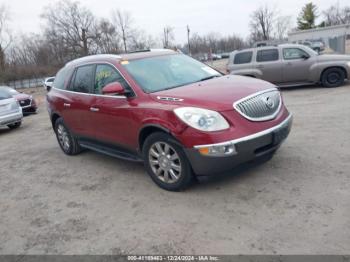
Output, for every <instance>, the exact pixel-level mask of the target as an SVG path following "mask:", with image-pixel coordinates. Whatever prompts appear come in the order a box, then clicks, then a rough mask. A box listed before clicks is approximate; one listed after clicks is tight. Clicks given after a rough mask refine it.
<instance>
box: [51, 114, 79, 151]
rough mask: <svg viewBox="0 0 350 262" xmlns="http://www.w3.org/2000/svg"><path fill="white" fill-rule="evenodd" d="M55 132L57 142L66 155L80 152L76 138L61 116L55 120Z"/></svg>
mask: <svg viewBox="0 0 350 262" xmlns="http://www.w3.org/2000/svg"><path fill="white" fill-rule="evenodd" d="M55 133H56V138H57V141H58V144H59V145H60V147H61V149H62V151H63V152H64V153H65V154H66V155H77V154H79V153H80V152H81V147H80V145H79V143H78V141H77V139H76V138H75V137H74V136H73V135H72V133H71V132H70V131H69V129H68V128H67V126H66V125H65V123H64V121H63V119H62V118H61V117H60V118H58V119H57V120H56V122H55Z"/></svg>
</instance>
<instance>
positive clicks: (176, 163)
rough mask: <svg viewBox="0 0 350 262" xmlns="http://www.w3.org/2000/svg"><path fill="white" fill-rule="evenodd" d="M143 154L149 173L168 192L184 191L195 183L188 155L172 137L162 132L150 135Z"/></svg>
mask: <svg viewBox="0 0 350 262" xmlns="http://www.w3.org/2000/svg"><path fill="white" fill-rule="evenodd" d="M142 152H143V158H144V163H145V167H146V170H147V173H148V174H149V175H150V177H151V178H152V180H153V181H154V182H155V183H156V184H157V185H158V186H159V187H161V188H163V189H165V190H168V191H182V190H184V189H186V188H187V187H188V186H190V185H191V183H192V182H193V172H192V168H191V165H190V163H189V161H188V159H187V157H186V154H185V152H184V151H183V149H182V147H181V146H180V145H179V144H178V143H177V142H176V141H175V140H174V138H173V137H171V136H170V135H168V134H165V133H161V132H156V133H153V134H151V135H149V136H148V137H147V138H146V140H145V142H144V145H143V148H142ZM157 171H158V172H157ZM157 173H158V175H157Z"/></svg>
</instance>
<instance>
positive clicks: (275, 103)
mask: <svg viewBox="0 0 350 262" xmlns="http://www.w3.org/2000/svg"><path fill="white" fill-rule="evenodd" d="M281 104H282V103H281V95H280V92H279V91H278V90H277V89H273V90H271V89H270V90H267V91H263V92H259V93H256V94H253V95H251V96H248V97H245V98H243V99H241V100H239V101H237V102H236V103H235V104H234V108H235V109H236V110H237V111H238V112H239V113H240V114H241V115H242V116H244V117H245V118H247V119H249V120H252V121H266V120H271V119H273V118H275V117H276V115H277V114H278V112H279V110H280V108H281Z"/></svg>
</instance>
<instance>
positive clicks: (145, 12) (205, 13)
mask: <svg viewBox="0 0 350 262" xmlns="http://www.w3.org/2000/svg"><path fill="white" fill-rule="evenodd" d="M55 1H56V0H10V1H9V0H0V5H1V4H5V5H6V6H7V7H8V8H9V10H10V16H11V17H12V20H11V25H10V26H11V28H12V30H13V31H14V33H15V34H20V33H40V32H41V30H42V28H43V20H42V19H41V18H40V14H42V13H43V12H45V7H47V6H48V5H49V4H50V3H53V2H55ZM307 2H309V0H284V1H283V0H280V1H271V0H265V1H261V0H243V1H242V0H240V1H238V0H172V1H169V0H147V1H146V0H80V3H81V4H82V5H84V6H86V7H88V8H89V9H90V10H91V11H92V12H93V13H94V14H95V15H96V16H97V17H104V18H109V17H110V16H111V11H112V10H113V9H116V8H119V9H121V10H125V11H128V12H130V13H131V15H132V17H133V21H134V26H136V27H139V28H142V29H144V30H145V31H146V32H147V33H149V34H151V35H153V36H154V37H158V38H159V37H160V36H161V34H162V32H163V28H164V26H166V25H169V26H171V27H173V28H174V35H175V41H176V42H177V43H184V42H185V41H186V37H187V32H186V26H187V25H189V27H190V30H191V33H193V32H197V33H199V34H206V33H211V32H215V33H219V34H221V35H231V34H233V33H234V34H236V35H239V36H241V37H243V38H246V37H247V36H248V35H249V20H250V16H251V13H252V12H253V11H254V10H255V9H256V8H258V7H259V6H261V5H265V4H267V5H269V6H271V7H274V8H275V9H276V10H277V12H278V13H279V15H283V16H291V17H292V23H293V26H294V25H295V24H296V17H297V15H298V13H299V12H300V10H301V8H302V6H303V5H305V4H306V3H307ZM313 3H314V4H316V5H317V6H318V9H319V13H321V11H322V10H325V9H327V8H328V7H329V6H330V5H331V4H333V3H335V4H337V3H338V4H339V5H340V6H344V5H346V4H348V5H349V0H334V1H332V0H331V1H329V0H313Z"/></svg>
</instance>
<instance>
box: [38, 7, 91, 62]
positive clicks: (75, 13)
mask: <svg viewBox="0 0 350 262" xmlns="http://www.w3.org/2000/svg"><path fill="white" fill-rule="evenodd" d="M42 17H43V18H44V19H45V20H46V22H47V24H46V32H45V34H46V35H47V36H50V38H51V40H53V39H52V38H53V37H56V39H55V41H59V42H61V47H62V48H65V49H66V50H65V52H66V53H67V54H69V55H68V56H70V57H77V56H81V55H83V56H84V55H88V54H89V47H90V45H91V44H92V42H93V41H94V40H95V39H96V35H95V34H94V33H95V30H94V27H95V22H96V21H95V17H94V15H93V14H92V13H91V11H90V10H88V9H87V8H85V7H83V6H81V5H80V3H79V2H72V1H70V0H61V1H59V2H57V3H56V4H54V5H51V6H49V7H47V8H46V9H45V13H44V14H43V15H42Z"/></svg>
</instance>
